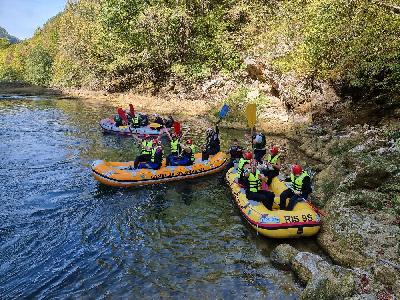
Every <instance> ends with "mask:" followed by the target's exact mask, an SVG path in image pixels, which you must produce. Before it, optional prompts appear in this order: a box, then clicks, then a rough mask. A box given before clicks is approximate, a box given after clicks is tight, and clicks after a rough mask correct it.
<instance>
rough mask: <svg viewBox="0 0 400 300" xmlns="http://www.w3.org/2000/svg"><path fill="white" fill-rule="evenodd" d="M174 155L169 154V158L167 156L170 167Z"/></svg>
mask: <svg viewBox="0 0 400 300" xmlns="http://www.w3.org/2000/svg"><path fill="white" fill-rule="evenodd" d="M173 156H174V155H173V154H172V153H171V154H169V155H168V156H167V158H166V161H167V166H169V165H170V163H171V158H172V157H173Z"/></svg>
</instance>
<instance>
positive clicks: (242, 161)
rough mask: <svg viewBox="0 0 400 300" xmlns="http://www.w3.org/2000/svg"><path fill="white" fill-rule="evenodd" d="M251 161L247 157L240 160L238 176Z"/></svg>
mask: <svg viewBox="0 0 400 300" xmlns="http://www.w3.org/2000/svg"><path fill="white" fill-rule="evenodd" d="M249 162H250V161H249V160H247V159H244V158H243V157H242V158H241V159H240V160H239V163H238V166H237V174H238V177H240V176H242V175H243V171H244V165H245V164H248V163H249Z"/></svg>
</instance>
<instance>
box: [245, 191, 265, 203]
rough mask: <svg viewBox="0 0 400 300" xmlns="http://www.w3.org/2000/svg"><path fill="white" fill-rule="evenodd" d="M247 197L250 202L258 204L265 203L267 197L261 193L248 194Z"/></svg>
mask: <svg viewBox="0 0 400 300" xmlns="http://www.w3.org/2000/svg"><path fill="white" fill-rule="evenodd" d="M246 197H247V199H248V200H253V201H257V202H261V203H262V202H263V200H264V198H265V196H264V195H263V194H261V193H254V192H249V191H247V192H246Z"/></svg>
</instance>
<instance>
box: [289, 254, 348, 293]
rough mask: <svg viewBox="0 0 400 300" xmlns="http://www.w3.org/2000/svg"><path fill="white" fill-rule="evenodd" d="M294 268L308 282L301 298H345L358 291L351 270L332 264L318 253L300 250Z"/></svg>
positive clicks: (294, 259)
mask: <svg viewBox="0 0 400 300" xmlns="http://www.w3.org/2000/svg"><path fill="white" fill-rule="evenodd" d="M292 268H293V270H294V271H295V273H296V275H297V276H298V277H299V278H300V280H301V281H303V282H305V283H307V286H306V288H305V290H304V291H303V293H302V295H301V299H343V298H345V297H350V296H352V295H353V294H355V292H356V281H355V274H354V273H353V272H352V271H351V270H349V269H345V268H343V267H340V266H336V265H331V264H329V263H328V262H327V261H326V260H324V259H323V258H322V257H320V256H318V255H316V254H312V253H307V252H299V253H298V254H297V255H296V256H295V257H294V258H293V260H292Z"/></svg>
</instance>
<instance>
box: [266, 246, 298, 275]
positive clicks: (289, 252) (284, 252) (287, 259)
mask: <svg viewBox="0 0 400 300" xmlns="http://www.w3.org/2000/svg"><path fill="white" fill-rule="evenodd" d="M298 252H299V250H297V249H296V248H294V247H292V246H290V245H288V244H281V245H279V246H278V247H276V248H275V249H274V250H273V251H272V252H271V256H270V259H271V262H272V263H273V264H274V265H275V266H278V267H280V268H281V269H284V270H288V269H290V265H291V262H292V260H293V258H294V257H295V256H296V255H297V253H298Z"/></svg>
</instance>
